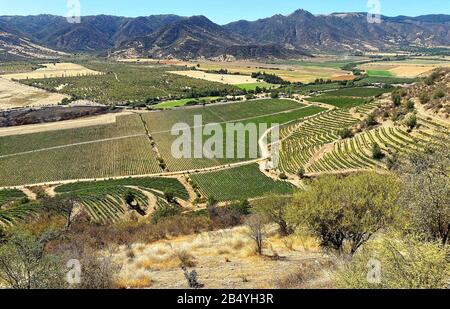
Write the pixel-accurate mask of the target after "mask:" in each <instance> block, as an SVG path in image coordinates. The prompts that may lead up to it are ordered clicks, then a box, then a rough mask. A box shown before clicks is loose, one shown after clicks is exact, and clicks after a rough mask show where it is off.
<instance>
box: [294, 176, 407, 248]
mask: <svg viewBox="0 0 450 309" xmlns="http://www.w3.org/2000/svg"><path fill="white" fill-rule="evenodd" d="M398 192H399V183H398V181H397V179H396V178H395V177H393V176H386V175H378V174H375V173H364V174H358V175H353V176H349V177H347V178H344V179H339V178H337V177H336V176H327V177H321V178H318V179H316V180H314V181H313V182H312V183H311V186H310V188H309V189H308V190H306V191H302V192H299V193H297V194H296V195H295V196H294V200H293V203H292V205H291V206H290V207H289V208H288V210H287V214H286V218H287V220H286V221H287V222H289V223H290V224H291V225H293V226H301V225H304V226H306V227H307V228H308V230H309V231H310V232H311V233H312V234H313V235H314V236H316V237H318V238H319V240H320V244H321V246H322V247H323V248H326V249H333V250H336V251H338V252H340V253H344V246H345V245H348V247H349V253H350V254H354V253H355V252H356V250H357V249H358V248H359V247H360V246H361V245H362V244H364V243H365V242H366V241H368V240H369V239H370V238H371V237H372V235H374V234H375V233H376V232H378V231H379V230H380V229H382V228H385V227H386V226H388V225H389V224H391V223H393V222H394V220H395V219H397V214H398V213H399V211H398V210H399V207H398V206H397V196H398Z"/></svg>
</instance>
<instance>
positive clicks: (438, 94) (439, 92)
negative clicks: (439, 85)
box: [433, 89, 445, 99]
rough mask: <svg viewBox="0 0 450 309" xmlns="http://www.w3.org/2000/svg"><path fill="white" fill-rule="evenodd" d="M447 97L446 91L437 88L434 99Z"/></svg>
mask: <svg viewBox="0 0 450 309" xmlns="http://www.w3.org/2000/svg"><path fill="white" fill-rule="evenodd" d="M443 97H445V92H444V91H443V90H442V89H439V90H436V91H435V92H434V94H433V98H434V99H442V98H443Z"/></svg>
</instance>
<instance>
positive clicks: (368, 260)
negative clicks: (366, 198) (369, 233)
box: [333, 235, 450, 289]
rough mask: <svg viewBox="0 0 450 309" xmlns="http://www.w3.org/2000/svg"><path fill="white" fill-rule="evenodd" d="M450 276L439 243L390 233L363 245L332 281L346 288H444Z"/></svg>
mask: <svg viewBox="0 0 450 309" xmlns="http://www.w3.org/2000/svg"><path fill="white" fill-rule="evenodd" d="M377 271H378V273H376V272H377ZM368 276H370V277H369V278H371V279H372V280H368ZM449 276H450V264H449V263H448V262H447V261H446V254H445V250H443V249H442V247H441V246H440V245H439V243H435V242H422V241H421V240H420V239H417V238H415V237H405V236H404V235H387V236H384V237H383V238H381V239H380V240H378V241H370V242H369V243H368V244H367V245H365V246H364V247H363V248H361V250H359V251H358V253H357V254H356V255H355V256H354V257H353V259H352V260H351V261H349V262H347V263H345V264H343V265H342V266H341V267H340V269H338V271H337V272H336V273H335V274H334V276H333V281H334V283H335V284H336V287H338V288H346V289H445V288H447V286H448V278H449Z"/></svg>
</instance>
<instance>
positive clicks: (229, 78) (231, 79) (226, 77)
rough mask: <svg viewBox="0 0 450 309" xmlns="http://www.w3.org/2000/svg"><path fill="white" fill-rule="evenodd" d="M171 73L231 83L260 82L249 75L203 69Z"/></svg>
mask: <svg viewBox="0 0 450 309" xmlns="http://www.w3.org/2000/svg"><path fill="white" fill-rule="evenodd" d="M169 73H172V74H177V75H182V76H187V77H192V78H198V79H204V80H207V81H210V82H218V83H223V84H229V85H240V84H254V83H257V82H258V80H257V79H255V78H251V77H250V76H248V75H230V74H212V73H206V72H203V71H173V72H169Z"/></svg>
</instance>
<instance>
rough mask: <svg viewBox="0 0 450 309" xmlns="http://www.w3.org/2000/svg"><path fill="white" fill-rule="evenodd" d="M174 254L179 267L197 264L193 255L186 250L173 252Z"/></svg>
mask: <svg viewBox="0 0 450 309" xmlns="http://www.w3.org/2000/svg"><path fill="white" fill-rule="evenodd" d="M175 256H176V257H177V258H178V260H179V261H180V267H185V268H187V267H195V266H196V265H197V263H196V261H195V257H194V256H193V255H192V254H190V253H189V252H187V251H186V250H180V251H177V252H175Z"/></svg>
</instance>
